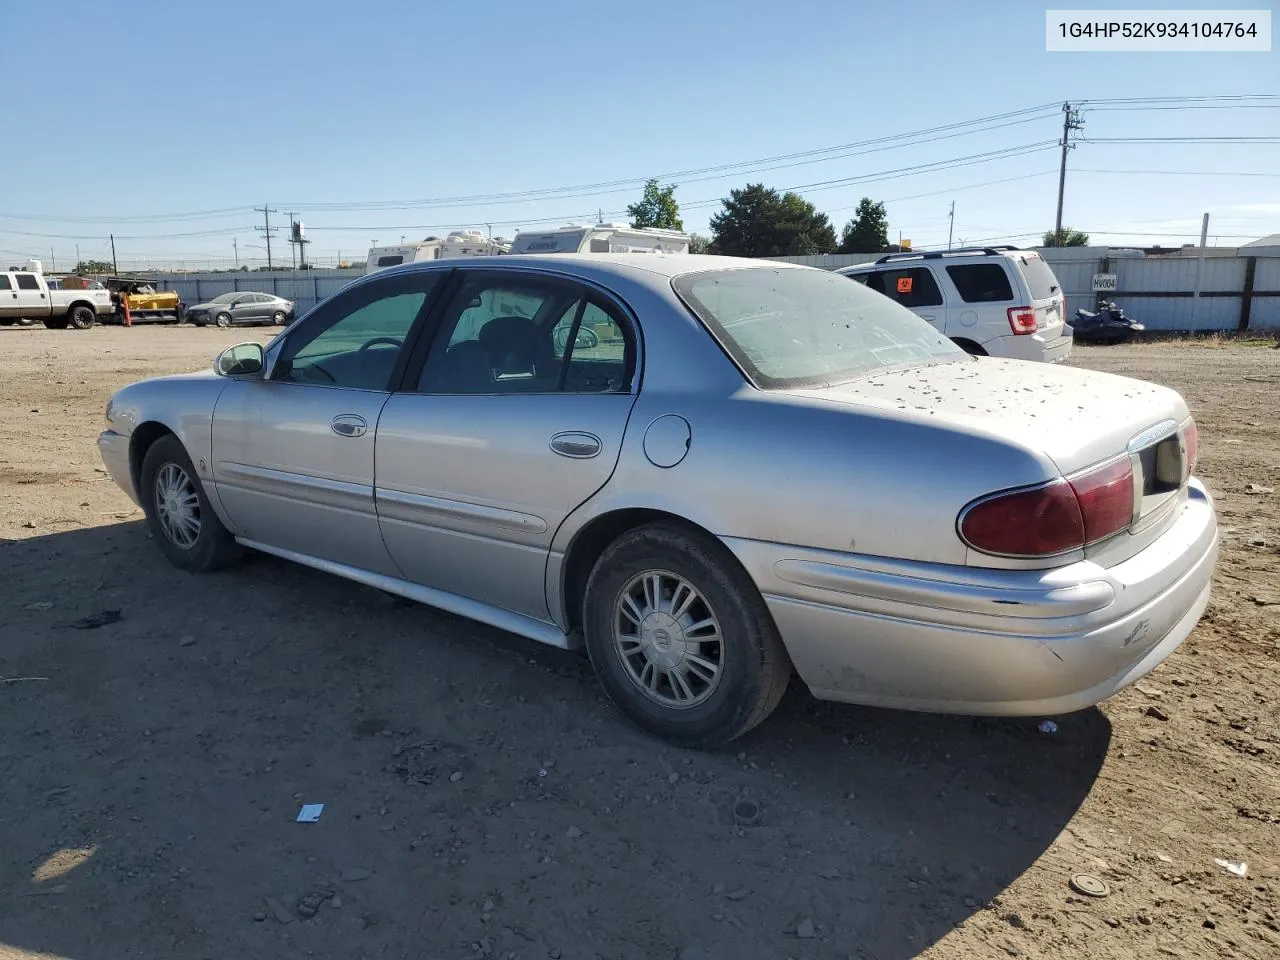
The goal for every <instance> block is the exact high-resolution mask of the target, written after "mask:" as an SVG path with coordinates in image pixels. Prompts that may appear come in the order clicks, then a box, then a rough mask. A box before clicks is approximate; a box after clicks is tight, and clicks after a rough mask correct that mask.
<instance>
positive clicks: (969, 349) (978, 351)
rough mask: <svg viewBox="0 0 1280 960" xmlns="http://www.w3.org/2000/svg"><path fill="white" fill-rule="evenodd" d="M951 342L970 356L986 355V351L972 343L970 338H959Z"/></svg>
mask: <svg viewBox="0 0 1280 960" xmlns="http://www.w3.org/2000/svg"><path fill="white" fill-rule="evenodd" d="M952 342H953V343H955V345H956V346H957V347H959V348H960V349H961V350H963V351H964V352H965V353H967V354H969V356H971V357H985V356H987V355H988V354H987V351H985V350H983V349H982V347H980V346H979V345H978V344H976V343H974V342H973V341H972V340H965V339H963V338H961V339H958V340H954V341H952Z"/></svg>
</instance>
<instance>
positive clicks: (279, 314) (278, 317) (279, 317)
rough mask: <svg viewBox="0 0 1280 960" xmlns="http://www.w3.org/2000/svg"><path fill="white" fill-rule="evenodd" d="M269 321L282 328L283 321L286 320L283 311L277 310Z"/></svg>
mask: <svg viewBox="0 0 1280 960" xmlns="http://www.w3.org/2000/svg"><path fill="white" fill-rule="evenodd" d="M271 319H272V320H274V321H275V325H276V326H277V327H283V326H284V321H285V319H286V318H285V315H284V311H283V310H277V311H276V312H275V315H274V316H273V317H272V318H271Z"/></svg>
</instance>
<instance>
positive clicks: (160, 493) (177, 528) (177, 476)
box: [154, 463, 200, 550]
mask: <svg viewBox="0 0 1280 960" xmlns="http://www.w3.org/2000/svg"><path fill="white" fill-rule="evenodd" d="M154 495H155V505H156V516H157V517H158V518H159V520H160V528H161V529H162V530H163V531H164V535H165V536H166V537H168V538H169V540H170V541H171V542H172V543H173V544H174V545H175V546H178V547H181V548H182V549H183V550H189V549H191V547H193V546H195V542H196V541H197V540H198V539H200V498H199V497H198V496H196V488H195V484H193V483H192V482H191V478H190V477H189V476H187V471H185V470H183V469H182V467H180V466H178V465H177V464H176V463H166V464H165V465H164V466H162V467H161V468H160V469H159V470H158V471H157V472H156V482H155V491H154Z"/></svg>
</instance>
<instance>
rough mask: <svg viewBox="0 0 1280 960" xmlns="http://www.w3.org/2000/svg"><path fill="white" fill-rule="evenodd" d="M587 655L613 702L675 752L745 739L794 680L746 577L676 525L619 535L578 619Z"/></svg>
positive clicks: (706, 541) (711, 545) (707, 542)
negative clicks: (675, 746) (679, 747)
mask: <svg viewBox="0 0 1280 960" xmlns="http://www.w3.org/2000/svg"><path fill="white" fill-rule="evenodd" d="M583 620H584V627H585V630H584V632H585V634H586V645H587V653H588V654H589V655H590V657H591V664H592V666H593V667H594V668H595V671H596V676H597V677H599V678H600V682H601V684H602V685H603V686H604V688H605V691H606V692H607V693H608V694H609V697H610V698H611V699H612V700H613V702H614V703H615V704H617V706H618V707H619V708H620V709H621V710H622V712H623V713H625V714H626V715H627V716H628V717H630V718H631V720H632V721H634V722H635V723H636V724H638V725H639V726H640V727H642V728H643V729H645V730H647V731H648V732H650V733H652V734H655V735H657V736H660V737H663V738H665V739H668V740H671V741H673V742H675V743H678V744H680V745H682V746H713V745H716V744H721V743H725V742H727V741H729V740H732V739H734V738H735V737H738V736H741V735H742V734H744V733H746V732H747V731H748V730H750V729H751V728H752V727H754V726H755V725H756V724H758V723H760V721H762V720H763V719H764V718H765V717H767V716H768V715H769V714H770V713H771V712H772V711H773V709H774V707H776V706H777V704H778V701H779V700H780V699H781V698H782V694H783V692H784V691H785V690H786V688H787V682H788V681H789V680H790V678H791V661H790V659H789V658H788V657H787V652H786V649H785V648H784V647H783V645H782V639H781V638H780V637H779V636H778V630H777V627H776V626H775V625H774V623H773V618H772V617H771V616H770V615H769V610H768V608H767V607H766V606H765V605H764V600H763V599H761V597H760V593H759V591H758V590H757V589H756V586H755V584H754V583H753V582H752V581H751V578H750V577H749V576H747V574H746V572H745V571H744V570H743V569H742V568H741V567H740V566H739V564H738V562H737V560H736V558H734V556H733V555H732V554H731V553H729V551H728V550H727V549H725V547H724V546H723V545H722V544H720V543H719V542H718V541H716V540H714V539H712V538H711V537H709V536H707V535H705V534H701V533H699V532H697V531H694V530H690V529H687V528H685V527H681V526H678V525H676V524H671V523H655V524H650V525H646V526H643V527H639V528H637V529H635V530H631V531H629V532H627V533H625V534H623V535H622V536H621V537H620V538H618V539H617V540H616V541H614V542H613V543H612V544H611V545H610V546H609V547H608V548H607V549H606V550H605V551H604V553H603V554H602V555H601V557H600V559H599V560H598V561H597V562H596V565H595V568H594V569H593V570H592V571H591V576H590V578H589V579H588V581H587V591H586V600H585V610H584V617H583Z"/></svg>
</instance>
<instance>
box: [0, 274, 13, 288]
mask: <svg viewBox="0 0 1280 960" xmlns="http://www.w3.org/2000/svg"><path fill="white" fill-rule="evenodd" d="M12 289H13V284H12V283H10V282H9V275H8V274H7V273H0V290H12Z"/></svg>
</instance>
